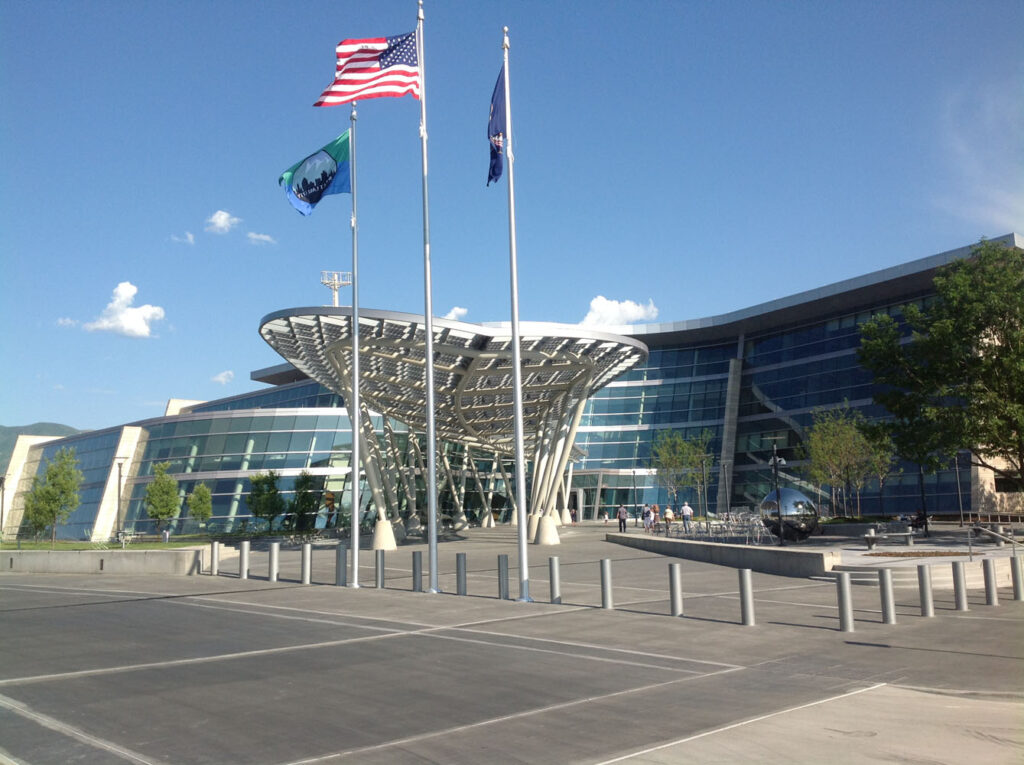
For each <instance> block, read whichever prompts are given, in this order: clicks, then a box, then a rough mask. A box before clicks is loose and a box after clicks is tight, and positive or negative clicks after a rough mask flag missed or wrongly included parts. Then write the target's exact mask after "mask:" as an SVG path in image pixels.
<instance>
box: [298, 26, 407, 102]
mask: <svg viewBox="0 0 1024 765" xmlns="http://www.w3.org/2000/svg"><path fill="white" fill-rule="evenodd" d="M337 50H338V68H337V71H336V72H335V73H334V82H333V83H331V85H330V86H329V87H328V88H327V90H325V91H324V92H323V93H321V94H320V98H319V99H318V100H317V102H316V103H315V104H313V106H337V105H339V104H347V103H348V102H349V101H362V100H363V99H364V98H383V97H385V96H396V97H397V96H404V95H405V94H406V93H412V95H413V98H419V97H420V69H419V65H418V63H417V58H416V33H415V32H410V33H409V34H405V35H397V36H395V37H370V38H367V39H365V40H342V41H341V42H340V43H338V49H337Z"/></svg>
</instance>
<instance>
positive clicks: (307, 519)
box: [288, 470, 320, 531]
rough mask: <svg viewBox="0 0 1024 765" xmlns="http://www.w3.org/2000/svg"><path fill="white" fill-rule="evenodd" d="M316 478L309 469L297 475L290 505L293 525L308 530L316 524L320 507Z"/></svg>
mask: <svg viewBox="0 0 1024 765" xmlns="http://www.w3.org/2000/svg"><path fill="white" fill-rule="evenodd" d="M315 486H316V478H314V477H313V475H312V474H311V473H310V472H309V471H308V470H303V471H302V472H301V473H299V474H298V475H297V476H296V477H295V494H294V496H293V497H292V500H291V502H290V503H289V505H288V511H289V512H290V513H291V515H292V518H293V519H294V520H293V521H292V523H293V527H294V528H295V530H296V531H306V530H308V529H310V528H312V527H313V526H315V525H316V514H317V511H318V510H319V509H320V497H319V495H318V494H317V492H316V491H315Z"/></svg>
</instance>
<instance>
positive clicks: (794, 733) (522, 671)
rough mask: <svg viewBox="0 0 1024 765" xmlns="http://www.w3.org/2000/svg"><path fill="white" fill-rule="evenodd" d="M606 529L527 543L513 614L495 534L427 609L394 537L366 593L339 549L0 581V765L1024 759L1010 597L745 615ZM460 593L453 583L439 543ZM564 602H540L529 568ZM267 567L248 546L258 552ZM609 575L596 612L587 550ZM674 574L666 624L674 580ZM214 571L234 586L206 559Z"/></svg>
mask: <svg viewBox="0 0 1024 765" xmlns="http://www.w3.org/2000/svg"><path fill="white" fill-rule="evenodd" d="M603 532H604V529H603V528H602V527H600V526H598V527H578V528H570V529H564V530H563V531H562V544H561V545H559V546H557V547H551V548H540V547H536V546H530V549H529V554H530V556H531V557H530V580H531V595H532V596H533V597H534V601H535V602H532V603H520V602H515V601H511V600H506V601H503V600H498V599H497V593H498V583H497V571H496V557H497V555H498V554H508V555H509V563H510V567H511V575H512V576H511V580H512V581H511V592H512V595H513V597H515V596H516V595H517V594H518V573H517V568H516V566H517V556H516V545H515V537H514V531H513V530H511V529H508V528H499V529H494V530H483V529H474V530H472V531H470V532H469V533H468V534H467V537H466V538H465V539H462V540H458V541H448V542H444V543H442V544H441V545H440V546H439V550H440V553H439V568H440V572H441V576H440V585H441V589H442V590H443V591H444V592H443V593H442V594H426V593H416V592H412V591H411V589H412V588H411V560H410V558H411V556H410V553H411V552H412V551H413V550H422V551H423V555H424V568H426V560H425V559H426V551H425V547H424V546H407V547H403V548H401V549H400V550H399V551H398V552H397V553H389V554H388V556H387V560H386V563H387V567H386V573H387V578H386V582H385V587H384V588H383V589H376V588H375V587H373V576H374V568H373V558H372V553H370V552H368V551H365V550H364V551H363V554H362V558H361V561H362V569H361V583H362V584H363V587H362V588H360V589H352V588H339V587H335V586H333V582H334V568H333V566H334V555H333V551H332V550H330V549H328V548H324V549H318V550H316V551H315V552H314V559H313V560H314V564H313V585H312V586H303V585H301V584H299V583H298V580H299V578H300V577H299V569H300V565H299V553H298V551H291V550H289V551H282V554H281V581H278V582H270V581H267V580H266V579H265V578H260V575H261V574H263V573H264V572H265V570H266V564H265V553H261V552H258V551H254V553H253V556H252V571H253V578H250V579H246V580H242V579H239V578H237V567H236V568H235V573H227V574H222V575H221V576H218V577H211V576H205V575H204V576H192V577H174V578H172V577H135V578H128V577H114V576H103V575H101V576H77V575H41V574H36V575H27V574H2V575H0V641H2V650H0V761H3V762H14V763H33V764H38V765H42V764H44V763H108V762H110V763H122V762H136V763H268V764H270V763H273V764H275V765H276V764H281V765H284V764H285V763H334V762H338V763H341V762H358V763H424V762H439V763H491V762H493V763H608V762H620V761H621V762H633V763H641V762H642V763H676V762H736V761H750V760H756V761H759V762H821V761H824V760H826V759H827V760H829V761H831V762H833V763H842V762H893V761H904V762H909V761H913V762H930V763H943V762H948V763H961V762H964V761H967V760H972V761H979V762H986V763H1001V762H1006V763H1011V762H1012V763H1019V762H1021V761H1022V760H1024V682H1022V681H1024V603H1021V602H1016V601H1013V600H1012V592H1011V591H1009V590H1003V591H1001V592H1000V601H1001V603H1000V605H999V606H986V605H985V599H984V592H982V591H976V590H972V591H971V592H970V610H969V611H967V612H957V611H955V610H954V602H953V593H952V591H947V590H936V591H935V611H936V616H935V617H934V618H924V617H922V616H921V615H920V609H919V605H918V601H917V599H916V598H917V592H916V590H912V589H906V588H900V589H897V591H896V596H897V612H898V624H896V625H885V624H883V623H882V620H881V613H880V606H879V600H878V591H877V589H876V588H874V587H869V586H857V587H854V588H853V596H854V606H855V618H856V623H855V631H854V632H840V631H839V630H838V626H839V618H838V610H837V608H836V594H835V593H836V588H835V586H834V584H832V583H831V582H825V581H815V580H806V579H793V578H786V577H776V576H769V575H763V574H756V573H755V574H754V576H753V581H754V587H755V596H754V601H755V613H756V621H757V624H756V625H755V626H752V627H746V626H743V625H742V624H741V623H740V621H741V620H740V603H739V594H738V591H737V589H738V585H737V574H736V572H735V571H734V570H732V569H726V568H722V567H717V566H712V565H707V564H701V563H696V562H690V561H676V560H674V559H668V558H665V557H662V556H659V555H654V554H649V553H644V552H641V551H637V550H634V549H629V548H624V547H621V546H617V545H613V544H610V543H608V542H606V541H604V534H603ZM456 552H465V553H466V554H467V560H468V588H469V592H468V595H467V596H465V597H459V596H456V595H453V594H450V593H452V592H454V591H455V587H456V582H455V553H456ZM552 554H555V555H558V556H559V558H560V561H561V585H562V587H561V590H562V603H561V604H560V605H553V604H551V603H548V602H546V601H547V599H548V581H547V574H548V563H547V556H548V555H552ZM261 556H263V557H261ZM602 558H610V559H611V560H612V572H613V588H614V602H615V609H614V610H605V609H602V608H601V607H600V605H601V588H600V575H599V561H600V560H601V559H602ZM669 562H679V563H681V566H682V571H683V587H684V611H685V615H684V616H683V617H672V616H670V615H669V599H668V567H667V564H668V563H669ZM221 570H222V572H230V571H231V562H230V561H228V560H225V561H224V563H223V564H222V569H221Z"/></svg>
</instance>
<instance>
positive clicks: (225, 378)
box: [210, 369, 235, 385]
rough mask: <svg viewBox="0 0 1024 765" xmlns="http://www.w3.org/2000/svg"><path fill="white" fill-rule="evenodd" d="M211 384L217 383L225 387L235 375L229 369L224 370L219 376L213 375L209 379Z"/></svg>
mask: <svg viewBox="0 0 1024 765" xmlns="http://www.w3.org/2000/svg"><path fill="white" fill-rule="evenodd" d="M210 379H211V380H212V381H213V382H215V383H219V384H220V385H227V384H228V383H229V382H231V381H232V380H234V379H235V373H234V372H232V371H231V370H230V369H226V370H224V371H223V372H221V373H220V374H217V375H214V376H213V377H211V378H210Z"/></svg>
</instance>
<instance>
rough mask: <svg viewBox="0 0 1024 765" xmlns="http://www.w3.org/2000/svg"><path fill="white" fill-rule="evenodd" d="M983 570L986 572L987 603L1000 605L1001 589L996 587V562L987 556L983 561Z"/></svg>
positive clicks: (987, 604)
mask: <svg viewBox="0 0 1024 765" xmlns="http://www.w3.org/2000/svg"><path fill="white" fill-rule="evenodd" d="M981 570H982V571H983V572H984V573H985V605H986V606H998V605H999V589H998V588H997V587H996V562H995V560H994V559H992V558H986V559H985V560H983V561H982V562H981Z"/></svg>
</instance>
